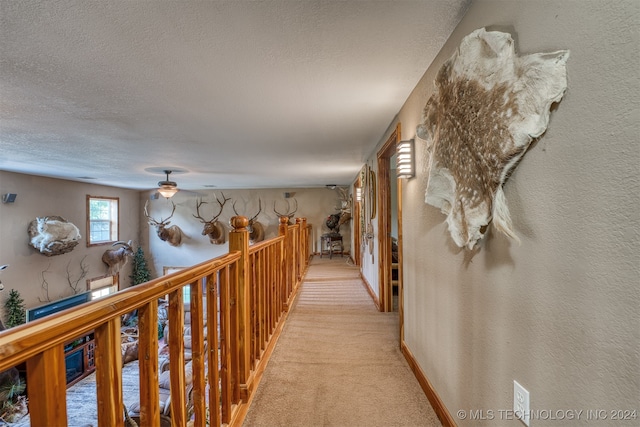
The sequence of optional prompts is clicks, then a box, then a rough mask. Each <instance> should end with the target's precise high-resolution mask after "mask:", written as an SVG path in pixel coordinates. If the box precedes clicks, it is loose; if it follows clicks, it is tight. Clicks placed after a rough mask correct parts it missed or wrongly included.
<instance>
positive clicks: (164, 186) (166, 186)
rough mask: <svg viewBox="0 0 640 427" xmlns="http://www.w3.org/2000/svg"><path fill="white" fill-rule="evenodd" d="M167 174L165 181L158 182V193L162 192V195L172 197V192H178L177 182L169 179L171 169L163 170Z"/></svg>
mask: <svg viewBox="0 0 640 427" xmlns="http://www.w3.org/2000/svg"><path fill="white" fill-rule="evenodd" d="M164 173H166V174H167V179H166V180H165V181H160V182H158V187H159V188H158V193H160V194H162V196H163V197H166V198H167V199H169V198H171V197H173V195H174V194H176V193H177V192H178V184H176V183H175V182H174V181H169V174H170V173H171V171H168V170H166V171H164Z"/></svg>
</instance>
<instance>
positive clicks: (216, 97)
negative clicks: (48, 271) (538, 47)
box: [0, 0, 469, 189]
mask: <svg viewBox="0 0 640 427" xmlns="http://www.w3.org/2000/svg"><path fill="white" fill-rule="evenodd" d="M468 2H469V1H468V0H422V1H420V0H418V1H331V0H319V1H305V0H289V1H283V0H274V1H247V0H240V1H224V2H222V1H181V2H177V1H154V2H149V1H141V0H140V1H111V0H103V1H98V2H96V1H84V0H83V1H57V0H56V1H42V2H38V1H9V0H0V151H1V152H0V170H7V171H14V172H23V173H28V174H35V175H42V176H50V177H58V178H64V179H70V180H76V181H86V182H92V183H97V184H104V185H112V186H116V187H123V188H134V189H151V188H154V187H155V186H156V183H157V181H159V180H160V179H164V177H163V176H160V175H158V174H157V172H155V171H157V170H158V169H159V170H162V169H163V168H165V167H166V168H170V169H180V170H183V171H185V172H184V173H181V174H175V175H172V176H171V178H172V179H173V180H175V181H177V182H178V186H179V187H180V188H185V189H200V188H204V186H217V187H220V188H260V187H271V188H276V187H284V188H286V187H314V186H323V185H325V184H329V183H335V184H340V185H343V184H349V183H350V182H351V181H352V180H353V179H354V178H355V177H356V175H357V172H358V170H359V169H360V168H361V166H362V164H363V162H364V159H365V158H366V157H368V156H369V155H370V154H371V152H372V151H373V149H374V148H375V146H376V145H377V143H378V142H379V141H380V139H381V138H383V136H384V132H385V130H386V129H387V127H388V126H389V124H390V123H391V122H392V120H393V118H394V116H395V115H396V113H397V112H398V111H399V110H400V108H401V107H402V104H403V103H404V101H405V100H406V99H407V97H408V96H409V94H410V92H411V90H412V89H413V88H414V87H415V85H416V84H417V82H418V80H419V79H420V78H421V76H422V75H423V74H424V72H425V70H426V69H427V67H428V66H429V65H430V63H431V62H432V60H433V58H434V56H435V55H436V54H437V53H438V51H439V50H440V48H441V46H442V45H443V43H444V42H445V41H446V39H447V38H448V36H449V34H450V33H451V32H452V31H453V29H454V28H455V26H456V24H457V23H458V21H459V20H460V18H461V17H462V15H463V14H464V11H465V10H466V7H467V5H468ZM87 177H92V178H94V179H92V180H89V179H87Z"/></svg>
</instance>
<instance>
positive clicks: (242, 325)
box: [229, 216, 252, 402]
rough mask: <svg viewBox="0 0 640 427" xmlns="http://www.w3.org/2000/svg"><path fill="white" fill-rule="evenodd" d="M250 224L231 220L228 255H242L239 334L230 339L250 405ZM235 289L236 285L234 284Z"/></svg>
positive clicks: (242, 389)
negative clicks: (235, 351) (232, 341)
mask: <svg viewBox="0 0 640 427" xmlns="http://www.w3.org/2000/svg"><path fill="white" fill-rule="evenodd" d="M248 225H249V220H248V219H247V217H244V216H234V217H232V218H231V226H232V227H233V230H231V231H230V232H229V252H232V251H239V252H240V254H241V255H240V262H239V265H238V283H237V289H236V292H235V295H237V298H238V300H237V301H236V307H237V314H238V318H237V322H236V325H237V328H236V330H235V331H232V333H235V334H237V335H236V336H235V337H231V339H232V340H234V339H235V340H237V343H238V353H239V366H238V367H239V371H240V378H238V379H237V380H238V382H239V384H240V398H241V399H242V400H243V401H245V402H247V401H248V398H249V396H250V395H251V392H252V390H251V389H252V384H251V383H252V380H251V320H250V319H251V317H250V316H251V292H250V288H249V286H251V282H250V279H249V272H250V266H249V231H248V230H247V226H248ZM231 285H232V286H233V285H234V284H233V283H232V284H231Z"/></svg>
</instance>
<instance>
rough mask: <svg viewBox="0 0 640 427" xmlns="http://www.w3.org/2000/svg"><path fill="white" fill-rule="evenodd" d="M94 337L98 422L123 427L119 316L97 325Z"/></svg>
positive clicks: (102, 424)
mask: <svg viewBox="0 0 640 427" xmlns="http://www.w3.org/2000/svg"><path fill="white" fill-rule="evenodd" d="M95 337H96V347H95V354H96V388H97V391H96V393H97V399H98V425H101V426H114V427H122V426H123V425H124V412H123V409H124V403H123V400H122V353H121V350H120V348H121V341H120V316H117V317H114V318H113V319H110V320H109V321H107V322H106V323H103V324H102V325H100V326H98V327H97V328H96V331H95Z"/></svg>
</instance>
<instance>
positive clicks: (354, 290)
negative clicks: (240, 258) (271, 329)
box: [244, 256, 441, 427]
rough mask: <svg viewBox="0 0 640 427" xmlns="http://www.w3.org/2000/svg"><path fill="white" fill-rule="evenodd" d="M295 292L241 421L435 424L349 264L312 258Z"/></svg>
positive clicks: (390, 318)
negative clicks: (289, 309)
mask: <svg viewBox="0 0 640 427" xmlns="http://www.w3.org/2000/svg"><path fill="white" fill-rule="evenodd" d="M300 292H301V293H300V295H299V296H298V299H297V301H296V304H295V305H294V307H293V309H292V312H291V313H290V314H289V318H288V319H287V323H286V324H285V327H284V329H283V332H282V335H281V336H280V339H279V340H278V343H277V345H276V348H275V350H274V352H273V355H272V357H271V360H270V361H269V364H268V365H267V368H266V370H265V373H264V375H263V377H262V381H261V383H260V385H259V386H258V389H257V390H256V392H255V395H254V399H253V402H252V404H251V407H250V408H249V411H248V413H247V416H246V418H245V421H244V426H246V427H260V426H264V427H277V426H293V427H295V426H301V427H302V426H305V427H306V426H367V427H370V426H440V425H441V424H440V422H439V420H438V418H437V417H436V415H435V413H434V411H433V409H432V408H431V406H430V404H429V402H428V400H427V398H426V396H425V395H424V393H423V391H422V389H421V388H420V385H419V384H418V381H417V380H416V378H415V376H414V375H413V373H412V372H411V370H410V369H409V366H408V365H407V362H406V361H405V359H404V356H403V355H402V353H401V352H400V350H399V348H398V314H397V313H380V312H378V311H377V310H376V308H375V306H374V304H373V302H372V300H371V297H370V296H369V295H368V293H367V292H366V290H365V288H364V286H363V284H362V281H361V280H360V278H359V277H358V269H357V268H356V267H354V266H351V265H348V264H347V259H346V258H340V257H334V258H333V259H332V260H329V259H327V258H319V257H317V256H316V257H314V259H313V261H312V263H311V266H310V268H309V272H308V274H307V276H306V278H305V281H304V283H303V284H302V288H301V290H300Z"/></svg>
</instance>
